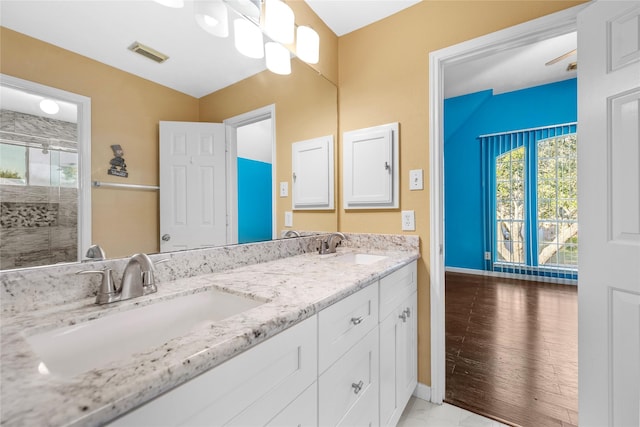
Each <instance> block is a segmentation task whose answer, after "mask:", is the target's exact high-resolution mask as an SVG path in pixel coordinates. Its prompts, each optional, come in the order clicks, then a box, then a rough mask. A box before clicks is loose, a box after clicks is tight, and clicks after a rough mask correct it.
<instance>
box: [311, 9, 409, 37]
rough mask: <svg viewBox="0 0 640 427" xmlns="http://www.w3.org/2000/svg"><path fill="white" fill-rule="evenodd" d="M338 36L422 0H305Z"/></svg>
mask: <svg viewBox="0 0 640 427" xmlns="http://www.w3.org/2000/svg"><path fill="white" fill-rule="evenodd" d="M305 2H306V3H307V4H308V5H309V7H311V9H313V11H314V12H315V13H316V15H318V16H319V17H320V19H322V20H323V21H324V23H325V24H327V26H328V27H329V28H331V30H333V32H334V33H335V34H336V35H337V36H338V37H340V36H343V35H345V34H348V33H350V32H352V31H355V30H357V29H359V28H362V27H366V26H367V25H369V24H372V23H374V22H376V21H379V20H381V19H384V18H386V17H388V16H391V15H393V14H395V13H397V12H400V11H401V10H403V9H406V8H408V7H409V6H413V5H414V4H416V3H420V0H305Z"/></svg>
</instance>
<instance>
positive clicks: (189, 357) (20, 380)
mask: <svg viewBox="0 0 640 427" xmlns="http://www.w3.org/2000/svg"><path fill="white" fill-rule="evenodd" d="M349 252H359V253H362V252H363V250H362V249H354V248H339V249H338V253H337V254H331V255H318V254H317V253H307V254H302V255H296V256H292V257H288V258H283V259H279V260H275V261H269V262H264V263H259V264H253V265H246V266H243V267H239V268H233V269H228V270H224V271H220V272H215V273H211V274H204V275H200V276H196V277H190V278H186V279H178V280H172V281H167V282H159V283H158V292H157V293H155V294H152V295H149V296H145V297H140V298H137V299H132V300H128V301H123V302H120V303H115V304H110V305H106V306H96V305H95V304H94V299H93V298H87V299H83V300H81V301H78V302H75V303H68V304H64V305H60V306H56V307H48V308H44V309H40V310H36V311H31V312H29V311H27V312H23V313H19V314H17V315H13V316H5V317H3V318H2V325H1V328H2V330H1V332H2V341H1V343H0V345H1V347H0V348H1V349H2V358H1V360H0V363H1V377H0V393H1V394H0V399H1V400H0V403H1V405H2V406H1V408H0V410H1V424H2V425H7V426H8V425H21V426H22V425H38V426H62V425H83V426H85V425H100V424H103V423H105V422H108V421H109V420H111V419H113V418H115V417H117V416H119V415H121V414H123V413H125V412H127V411H129V410H131V409H133V408H135V407H136V406H139V405H141V404H142V403H144V402H146V401H148V400H150V399H152V398H154V397H155V396H158V395H159V394H161V393H163V392H165V391H167V390H169V389H171V388H173V387H176V386H177V385H180V384H182V383H184V382H186V381H188V380H189V379H191V378H193V377H195V376H196V375H198V374H200V373H202V372H205V371H207V370H208V369H211V368H212V367H214V366H216V365H218V364H220V363H222V362H224V361H225V360H227V359H229V358H231V357H233V356H235V355H237V354H239V353H241V352H242V351H244V350H246V349H248V348H250V347H252V346H254V345H256V344H258V343H260V342H262V341H264V340H265V339H267V338H269V337H271V336H273V335H275V334H277V333H278V332H281V331H283V330H284V329H286V328H288V327H290V326H292V325H294V324H296V323H298V322H300V321H302V320H304V319H306V318H308V317H310V316H312V315H314V314H315V313H317V312H318V311H320V310H322V309H324V308H326V307H327V306H329V305H331V304H333V303H335V302H336V301H339V300H341V299H342V298H344V297H346V296H348V295H350V294H352V293H354V292H356V291H358V290H359V289H361V288H363V287H366V286H368V285H369V284H371V282H372V281H374V280H375V279H377V278H379V277H382V276H385V275H387V274H389V273H391V272H393V271H395V270H397V269H399V268H400V267H402V266H404V265H406V264H408V263H409V262H411V261H413V260H415V259H417V258H419V253H418V251H417V250H394V251H384V250H366V251H364V252H367V253H371V254H378V255H385V256H387V258H386V259H383V260H380V261H378V262H375V263H373V264H369V265H358V264H353V263H346V262H344V261H341V260H340V258H339V255H340V254H343V253H349ZM157 268H158V270H160V269H162V268H168V267H163V264H160V265H159V266H158V267H157ZM208 289H218V290H224V291H226V292H229V293H233V294H237V295H243V296H248V297H251V298H254V299H257V300H260V301H265V302H264V304H262V305H260V306H258V307H256V308H253V309H250V310H248V311H245V312H243V313H240V314H238V315H235V316H232V317H228V318H226V319H223V320H220V321H215V322H213V321H212V322H208V323H206V324H204V325H203V326H201V327H198V328H196V329H193V330H192V331H191V332H190V333H189V334H187V335H185V336H181V337H178V338H175V339H172V340H170V341H168V342H166V343H164V344H163V345H162V346H160V347H157V348H154V349H151V350H149V351H147V352H141V353H137V354H135V355H134V356H133V357H132V358H130V359H129V360H120V361H118V362H114V363H111V364H108V365H106V366H104V367H102V368H100V369H95V370H92V371H89V372H85V373H82V374H78V375H77V376H74V377H72V378H63V377H58V376H56V375H54V374H41V373H39V371H38V365H39V363H40V360H39V359H38V357H37V356H36V355H35V354H34V353H33V351H32V350H31V347H30V346H29V344H28V343H27V341H26V340H25V337H26V336H29V335H33V334H35V333H38V332H43V331H47V330H51V329H55V328H59V327H63V326H68V325H73V324H77V323H81V322H83V321H87V320H91V319H95V318H99V317H103V316H108V315H109V314H113V313H116V312H119V311H124V310H129V309H131V308H135V307H139V306H143V305H146V304H152V303H153V302H156V301H159V300H165V299H170V298H173V297H175V296H178V295H181V294H190V293H196V292H201V291H203V290H208Z"/></svg>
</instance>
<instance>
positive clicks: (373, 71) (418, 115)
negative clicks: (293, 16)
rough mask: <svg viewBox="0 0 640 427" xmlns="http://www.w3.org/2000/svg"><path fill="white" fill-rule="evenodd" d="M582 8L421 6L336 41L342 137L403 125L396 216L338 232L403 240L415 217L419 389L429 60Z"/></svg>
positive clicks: (425, 345)
mask: <svg viewBox="0 0 640 427" xmlns="http://www.w3.org/2000/svg"><path fill="white" fill-rule="evenodd" d="M579 3H582V2H581V1H511V2H507V1H429V0H426V1H423V2H421V3H418V4H417V5H415V6H412V7H410V8H408V9H406V10H404V11H402V12H400V13H398V14H396V15H393V16H391V17H389V18H387V19H384V20H382V21H379V22H377V23H374V24H372V25H370V26H367V27H365V28H363V29H360V30H358V31H355V32H352V33H349V34H347V35H344V36H342V37H340V38H339V39H338V52H339V56H338V68H339V90H340V94H339V111H340V126H339V130H340V134H342V132H345V131H349V130H354V129H359V128H364V127H369V126H375V125H379V124H384V123H390V122H396V121H397V122H400V169H401V171H400V185H401V191H400V209H396V210H389V211H380V210H379V211H368V212H362V211H348V212H345V211H344V209H342V208H341V209H340V210H339V211H338V224H339V229H340V231H345V232H372V233H402V231H401V227H400V210H414V211H415V213H416V232H415V234H417V235H419V236H420V240H421V253H422V259H421V260H420V261H419V262H418V322H419V327H418V353H419V363H418V371H419V372H418V379H419V381H420V382H421V383H423V384H427V385H429V384H431V372H430V363H431V360H430V351H431V348H430V317H429V316H430V310H429V277H428V272H429V180H428V173H429V69H428V65H429V52H431V51H434V50H438V49H442V48H444V47H447V46H451V45H453V44H456V43H460V42H462V41H465V40H469V39H472V38H475V37H478V36H481V35H484V34H488V33H491V32H494V31H497V30H500V29H503V28H506V27H509V26H512V25H516V24H519V23H522V22H525V21H528V20H531V19H534V18H537V17H540V16H543V15H547V14H550V13H553V12H556V11H559V10H562V9H565V8H568V7H571V6H575V5H577V4H579ZM340 147H341V145H340ZM339 152H340V149H339ZM411 169H423V170H424V173H425V190H424V191H411V192H410V191H409V189H408V177H409V170H411ZM340 185H342V183H340Z"/></svg>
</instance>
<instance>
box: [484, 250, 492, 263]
mask: <svg viewBox="0 0 640 427" xmlns="http://www.w3.org/2000/svg"><path fill="white" fill-rule="evenodd" d="M484 259H485V260H487V261H491V252H485V253H484Z"/></svg>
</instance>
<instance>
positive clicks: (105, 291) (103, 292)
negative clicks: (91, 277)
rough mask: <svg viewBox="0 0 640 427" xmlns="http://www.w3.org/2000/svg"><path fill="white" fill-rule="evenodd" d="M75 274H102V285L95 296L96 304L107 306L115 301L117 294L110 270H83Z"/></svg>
mask: <svg viewBox="0 0 640 427" xmlns="http://www.w3.org/2000/svg"><path fill="white" fill-rule="evenodd" d="M76 274H78V275H80V274H102V283H101V284H100V290H99V291H98V294H97V295H96V304H107V303H110V302H113V301H116V300H117V298H118V292H117V289H116V285H115V283H114V282H113V270H111V269H110V268H105V269H104V270H83V271H78V272H77V273H76Z"/></svg>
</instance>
